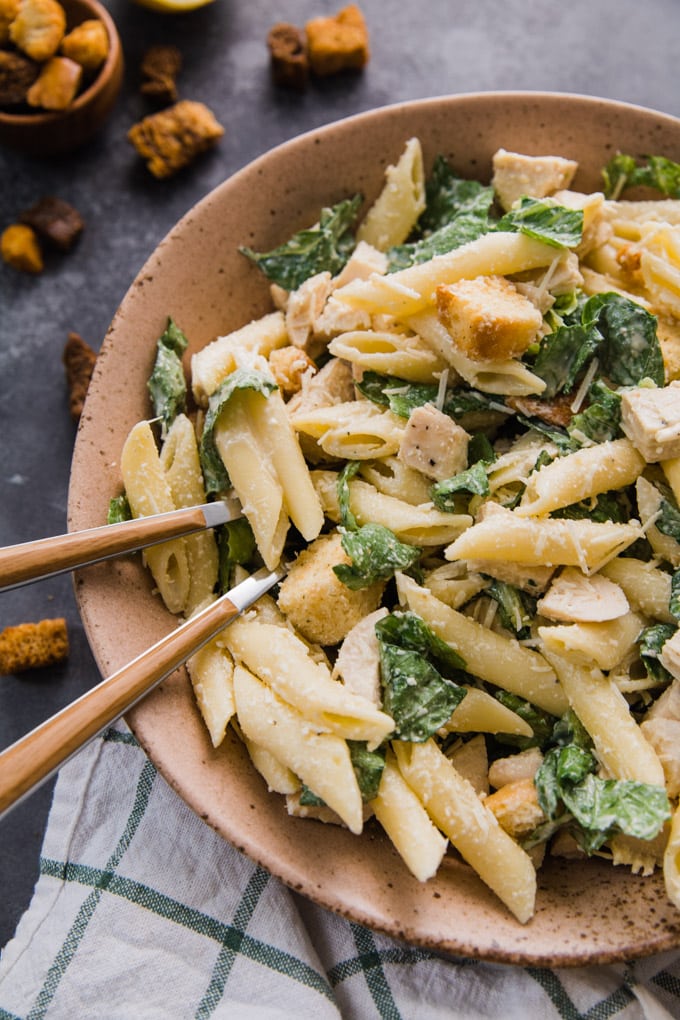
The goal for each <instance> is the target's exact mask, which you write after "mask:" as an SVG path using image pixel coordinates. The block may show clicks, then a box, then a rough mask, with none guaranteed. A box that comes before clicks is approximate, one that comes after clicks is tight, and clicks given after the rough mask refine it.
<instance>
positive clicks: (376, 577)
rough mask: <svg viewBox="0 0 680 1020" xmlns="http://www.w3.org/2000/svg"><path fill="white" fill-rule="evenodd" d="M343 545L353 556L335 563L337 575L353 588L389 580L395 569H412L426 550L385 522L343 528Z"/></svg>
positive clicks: (349, 554) (348, 553) (341, 530)
mask: <svg viewBox="0 0 680 1020" xmlns="http://www.w3.org/2000/svg"><path fill="white" fill-rule="evenodd" d="M339 530H340V532H341V534H342V539H341V541H342V548H343V549H344V550H345V552H346V553H347V555H348V556H349V557H350V559H351V560H352V562H351V564H350V563H338V564H337V565H336V566H334V567H333V572H334V573H335V575H336V577H337V578H338V579H339V580H340V581H342V583H343V584H344V585H346V587H347V588H349V589H350V590H351V591H358V590H359V589H361V588H368V587H369V586H370V585H372V584H374V583H375V582H376V581H386V580H388V579H389V578H390V577H392V575H393V574H394V572H395V570H408V568H409V567H412V566H413V565H414V564H415V563H417V561H418V559H419V557H420V554H421V552H422V550H421V549H420V547H418V546H414V545H407V544H406V543H405V542H400V541H399V539H398V538H397V536H396V535H395V534H394V532H393V531H390V529H389V528H386V527H385V526H384V525H382V524H364V525H363V526H362V527H360V528H359V529H358V530H357V531H348V530H347V529H345V528H342V527H341V528H340V529H339Z"/></svg>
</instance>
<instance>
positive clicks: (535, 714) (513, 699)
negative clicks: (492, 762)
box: [493, 688, 555, 751]
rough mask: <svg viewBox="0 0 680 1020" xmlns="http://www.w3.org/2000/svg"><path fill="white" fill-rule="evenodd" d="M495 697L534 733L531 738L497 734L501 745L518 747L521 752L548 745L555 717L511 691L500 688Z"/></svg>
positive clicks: (511, 734) (513, 734) (495, 692)
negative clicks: (527, 724)
mask: <svg viewBox="0 0 680 1020" xmlns="http://www.w3.org/2000/svg"><path fill="white" fill-rule="evenodd" d="M493 696H494V698H495V699H496V701H500V703H501V705H504V706H505V708H509V709H510V711H511V712H514V713H515V715H518V716H519V717H520V719H524V721H525V722H527V723H529V725H530V726H531V728H532V730H533V731H534V732H533V736H531V737H523V736H520V735H518V734H516V733H497V734H496V740H497V741H498V743H499V744H509V745H510V746H512V747H518V748H519V749H520V750H521V751H525V750H526V749H527V748H529V747H541V748H542V747H545V746H546V745H547V744H548V742H549V740H550V738H551V736H552V733H553V728H554V725H555V718H554V716H552V715H550V714H549V713H548V712H546V711H544V710H543V709H542V708H537V707H536V705H532V704H531V702H530V701H525V700H524V698H520V697H519V696H518V695H517V694H511V693H510V691H503V690H501V689H500V688H499V689H498V690H496V691H494V694H493Z"/></svg>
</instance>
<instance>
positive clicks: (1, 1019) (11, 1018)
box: [0, 1006, 21, 1020]
mask: <svg viewBox="0 0 680 1020" xmlns="http://www.w3.org/2000/svg"><path fill="white" fill-rule="evenodd" d="M0 1020H21V1017H20V1016H15V1014H14V1013H8V1012H7V1010H6V1009H3V1008H2V1006H0Z"/></svg>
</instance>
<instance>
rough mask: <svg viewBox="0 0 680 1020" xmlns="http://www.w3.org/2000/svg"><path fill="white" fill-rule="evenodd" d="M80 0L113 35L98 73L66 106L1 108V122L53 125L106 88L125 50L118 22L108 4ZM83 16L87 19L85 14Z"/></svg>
mask: <svg viewBox="0 0 680 1020" xmlns="http://www.w3.org/2000/svg"><path fill="white" fill-rule="evenodd" d="M60 2H61V0H60ZM77 3H78V5H79V6H81V7H84V8H88V9H90V10H91V11H92V17H93V18H94V17H96V18H97V19H98V20H99V21H101V22H103V24H104V26H105V28H106V32H107V35H108V37H109V52H108V53H107V55H106V60H105V61H104V63H103V64H102V66H101V67H100V68H99V71H98V72H97V75H96V77H95V78H94V79H93V80H92V81H91V82H90V84H89V85H88V86H87V88H86V89H84V91H83V92H81V93H79V94H78V95H77V96H76V98H75V99H74V100H73V102H72V103H70V104H69V105H68V106H67V107H66V109H65V110H42V109H37V110H36V112H35V113H9V112H7V110H2V109H0V124H6V125H7V126H10V125H11V126H12V127H16V128H21V127H27V128H28V127H34V128H40V127H48V126H49V125H51V124H54V123H56V122H57V121H60V120H63V119H64V118H65V117H69V116H71V115H72V114H75V113H77V112H78V111H80V110H82V109H83V107H85V106H87V104H88V103H89V102H91V100H92V99H94V98H95V97H96V96H97V95H98V94H99V93H100V92H101V90H102V88H104V87H105V86H106V84H107V83H108V82H109V81H110V80H111V79H112V77H113V75H114V72H115V69H116V65H117V64H118V62H119V61H120V60H121V58H122V52H123V51H122V45H121V41H120V36H119V34H118V29H117V27H116V23H115V21H114V20H113V18H112V16H111V14H110V13H109V11H108V10H107V8H106V7H105V6H104V4H102V3H100V2H99V0H77ZM62 6H63V3H62ZM83 20H87V19H85V18H84V19H83Z"/></svg>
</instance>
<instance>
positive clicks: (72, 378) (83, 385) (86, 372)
mask: <svg viewBox="0 0 680 1020" xmlns="http://www.w3.org/2000/svg"><path fill="white" fill-rule="evenodd" d="M96 360H97V355H96V353H95V351H93V350H92V348H91V347H90V345H89V344H87V343H85V341H84V340H83V338H82V337H81V336H80V335H79V334H78V333H69V335H68V340H67V341H66V345H65V346H64V353H63V355H62V361H63V362H64V369H65V371H66V384H67V386H68V390H69V410H70V412H71V417H72V418H73V420H74V421H78V419H79V418H80V415H81V414H82V411H83V405H84V404H85V397H86V396H87V390H88V387H89V385H90V379H91V378H92V372H93V371H94V365H95V362H96Z"/></svg>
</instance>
